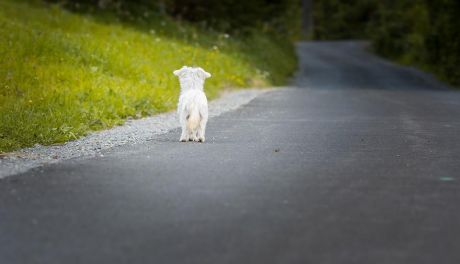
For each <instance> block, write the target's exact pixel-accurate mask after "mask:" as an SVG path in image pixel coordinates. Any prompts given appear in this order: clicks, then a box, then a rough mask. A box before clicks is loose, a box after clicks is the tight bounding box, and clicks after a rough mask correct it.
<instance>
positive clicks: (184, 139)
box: [179, 138, 188, 142]
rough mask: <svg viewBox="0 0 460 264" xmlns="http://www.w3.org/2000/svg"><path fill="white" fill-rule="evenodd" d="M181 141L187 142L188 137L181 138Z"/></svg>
mask: <svg viewBox="0 0 460 264" xmlns="http://www.w3.org/2000/svg"><path fill="white" fill-rule="evenodd" d="M179 141H180V142H187V141H188V139H187V138H180V139H179Z"/></svg>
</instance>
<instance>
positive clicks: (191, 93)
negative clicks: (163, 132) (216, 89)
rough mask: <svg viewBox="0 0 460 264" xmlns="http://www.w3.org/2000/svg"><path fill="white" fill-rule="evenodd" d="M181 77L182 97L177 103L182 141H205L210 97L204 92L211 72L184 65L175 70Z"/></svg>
mask: <svg viewBox="0 0 460 264" xmlns="http://www.w3.org/2000/svg"><path fill="white" fill-rule="evenodd" d="M174 75H176V76H177V77H179V82H180V97H179V104H178V105H177V113H178V115H179V120H180V124H181V127H182V134H181V136H180V141H181V142H186V141H189V140H190V141H191V140H193V141H199V142H204V139H205V138H204V135H205V132H206V123H207V122H208V99H207V98H206V95H205V94H204V92H203V86H204V80H205V79H206V78H209V77H211V74H209V73H208V72H206V71H205V70H203V69H202V68H200V67H197V68H194V67H187V66H184V67H182V68H180V69H179V70H175V71H174Z"/></svg>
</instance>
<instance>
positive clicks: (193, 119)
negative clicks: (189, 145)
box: [187, 104, 201, 131]
mask: <svg viewBox="0 0 460 264" xmlns="http://www.w3.org/2000/svg"><path fill="white" fill-rule="evenodd" d="M189 109H190V110H189V115H188V116H187V128H188V130H189V131H195V130H196V129H197V127H198V126H199V125H200V121H201V115H200V111H199V110H198V107H197V105H196V104H192V105H190V108H189Z"/></svg>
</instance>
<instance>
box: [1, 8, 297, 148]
mask: <svg viewBox="0 0 460 264" xmlns="http://www.w3.org/2000/svg"><path fill="white" fill-rule="evenodd" d="M130 20H131V21H129V22H128V23H127V22H126V21H125V22H123V23H122V22H120V21H119V19H118V18H117V17H116V16H114V15H113V14H109V13H106V14H98V15H95V14H77V13H70V12H68V11H65V10H63V9H62V8H60V7H59V6H56V5H46V4H43V3H41V2H40V1H14V0H0V113H1V114H0V152H2V151H3V152H4V151H11V150H14V149H17V148H21V147H27V146H31V145H33V144H36V143H40V144H52V143H59V142H64V141H67V140H72V139H75V138H78V137H79V136H82V135H84V134H86V133H87V132H88V131H92V130H97V129H103V128H107V127H111V126H113V125H118V124H121V123H123V120H124V119H126V118H127V117H141V116H145V115H151V114H155V113H158V112H162V111H167V110H171V109H173V108H174V107H175V104H176V101H177V97H178V93H179V87H178V82H177V80H176V79H175V78H174V76H173V75H172V71H173V70H174V69H177V68H180V67H181V66H182V65H199V66H201V67H203V68H205V69H206V70H207V71H209V72H211V73H212V74H213V77H212V78H211V79H208V80H209V81H207V83H206V92H207V94H208V96H209V97H210V98H213V97H215V96H216V95H217V94H218V93H219V90H221V89H223V88H226V87H247V86H253V85H257V86H267V85H272V84H277V83H282V82H283V81H284V80H285V78H286V77H287V76H288V75H289V74H290V73H291V72H292V71H293V70H294V68H295V65H296V61H295V56H294V54H293V52H292V48H291V47H290V46H288V45H285V44H279V42H276V41H271V40H270V39H269V38H268V37H267V36H263V35H260V34H254V35H252V36H251V37H248V38H246V39H235V38H233V37H231V36H227V35H223V34H219V33H217V32H211V31H204V30H200V29H198V28H195V27H193V26H190V25H186V24H183V23H179V22H175V21H173V20H171V19H170V18H168V17H165V16H162V15H159V14H156V13H154V12H150V13H149V12H145V13H144V16H143V17H140V18H139V17H138V18H135V17H131V18H130ZM261 47H263V48H261Z"/></svg>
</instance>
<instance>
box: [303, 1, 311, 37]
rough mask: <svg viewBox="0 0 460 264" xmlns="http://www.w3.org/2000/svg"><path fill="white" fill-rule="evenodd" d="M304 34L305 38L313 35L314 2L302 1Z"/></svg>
mask: <svg viewBox="0 0 460 264" xmlns="http://www.w3.org/2000/svg"><path fill="white" fill-rule="evenodd" d="M302 33H303V35H304V36H305V37H307V36H310V35H311V33H313V0H302Z"/></svg>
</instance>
